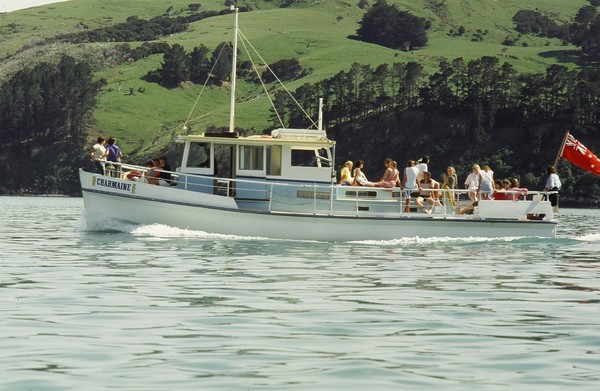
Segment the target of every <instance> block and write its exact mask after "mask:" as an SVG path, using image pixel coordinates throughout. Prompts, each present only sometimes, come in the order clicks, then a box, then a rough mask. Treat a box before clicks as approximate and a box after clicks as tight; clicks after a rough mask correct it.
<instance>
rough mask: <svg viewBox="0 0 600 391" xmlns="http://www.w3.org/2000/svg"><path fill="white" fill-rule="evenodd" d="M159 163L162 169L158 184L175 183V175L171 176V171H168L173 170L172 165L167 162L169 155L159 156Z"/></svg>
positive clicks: (168, 184) (169, 184) (167, 184)
mask: <svg viewBox="0 0 600 391" xmlns="http://www.w3.org/2000/svg"><path fill="white" fill-rule="evenodd" d="M158 165H159V168H160V171H159V173H158V184H159V185H161V186H171V184H172V183H173V181H172V179H173V177H172V176H171V173H170V172H168V171H171V166H170V165H169V163H168V162H167V157H166V156H161V157H159V158H158Z"/></svg>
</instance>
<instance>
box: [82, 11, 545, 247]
mask: <svg viewBox="0 0 600 391" xmlns="http://www.w3.org/2000/svg"><path fill="white" fill-rule="evenodd" d="M237 20H238V13H237V10H236V12H235V28H234V31H235V34H234V45H233V53H234V58H233V64H234V69H233V71H232V99H231V119H230V131H229V132H228V133H204V134H201V135H185V136H180V137H179V138H178V139H177V140H176V141H177V142H179V143H182V144H183V156H182V160H181V163H180V167H178V168H177V170H176V171H174V172H170V174H172V177H173V179H172V182H171V183H169V184H170V186H157V185H156V184H152V183H148V182H145V181H143V180H141V181H134V180H131V179H128V178H129V177H130V175H128V173H131V172H138V173H139V174H140V178H142V179H143V178H144V177H145V175H146V174H147V172H148V171H149V169H148V168H147V167H139V166H135V165H127V164H123V165H121V166H120V169H119V170H118V171H117V173H118V174H117V175H116V176H115V174H114V173H110V174H111V175H106V174H98V173H93V172H87V171H85V170H83V169H80V171H79V175H80V181H81V187H82V193H83V198H84V204H85V211H86V216H87V224H88V226H91V227H93V226H94V224H97V223H98V224H100V225H102V221H104V220H110V221H113V220H114V219H118V220H122V221H126V222H133V223H141V224H153V223H159V224H165V225H169V226H173V227H179V228H189V229H193V230H201V231H206V232H210V233H217V234H229V235H241V236H260V237H265V238H277V239H297V240H323V241H348V240H391V239H399V238H403V237H415V236H419V237H470V236H477V237H500V236H504V237H516V236H540V237H554V235H555V229H556V224H557V221H556V220H555V219H554V213H553V209H552V206H551V204H550V202H549V201H547V200H545V199H546V198H547V197H545V195H546V194H543V193H537V192H534V193H529V195H528V199H523V200H518V201H513V200H502V201H499V200H480V201H479V202H478V204H477V205H476V206H475V207H472V209H471V210H470V212H471V213H469V214H467V213H463V212H464V210H465V208H468V206H469V205H471V204H472V202H469V201H468V197H466V191H456V190H454V191H453V190H444V189H441V190H439V194H440V202H439V203H437V204H436V206H435V207H434V208H432V210H431V211H430V212H431V213H430V214H427V213H419V212H418V210H417V209H416V207H415V205H414V203H410V204H409V211H408V212H407V211H406V210H405V198H404V197H405V194H404V192H403V191H402V190H401V189H400V188H377V187H361V186H339V185H337V183H336V182H337V181H336V175H335V174H336V173H335V168H334V162H335V161H336V159H335V154H336V151H335V141H332V140H330V139H329V138H328V137H327V134H326V132H325V130H324V129H322V126H321V124H322V121H321V118H319V121H318V125H317V129H287V128H280V129H276V130H273V131H272V132H271V134H270V135H269V136H249V137H240V136H238V135H237V133H235V132H234V126H233V124H234V113H235V110H234V106H235V99H234V97H235V75H236V71H235V63H236V58H235V57H236V52H237V31H238V28H237ZM461 197H463V198H462V200H461ZM515 198H516V197H515Z"/></svg>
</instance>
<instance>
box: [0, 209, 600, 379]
mask: <svg viewBox="0 0 600 391" xmlns="http://www.w3.org/2000/svg"><path fill="white" fill-rule="evenodd" d="M0 201H1V202H2V210H1V211H0V217H1V219H0V221H1V222H0V227H1V228H2V235H1V236H0V248H1V250H2V251H1V253H0V391H9V390H10V391H12V390H109V389H112V390H283V389H285V390H345V391H347V390H365V389H369V390H399V389H406V390H413V389H415V390H426V389H432V390H433V389H436V390H465V389H472V390H563V389H576V390H597V389H598V387H599V386H600V294H599V289H600V230H599V229H598V226H597V224H598V222H599V221H600V211H598V210H573V209H570V210H569V209H563V210H562V211H561V216H560V217H561V220H562V224H561V225H560V229H559V232H558V238H556V239H531V238H529V239H526V238H514V239H503V240H489V239H482V238H468V239H464V240H456V239H444V238H440V239H418V238H415V239H408V240H398V241H395V242H362V243H356V242H355V243H319V242H292V241H274V240H263V239H256V238H241V237H223V236H216V235H208V234H205V233H202V232H194V231H185V230H179V229H174V228H169V227H165V226H119V227H115V228H116V230H115V231H110V232H108V231H107V232H92V231H87V230H86V228H85V224H84V220H83V217H82V213H83V202H82V200H81V199H68V198H21V197H16V198H8V197H0Z"/></svg>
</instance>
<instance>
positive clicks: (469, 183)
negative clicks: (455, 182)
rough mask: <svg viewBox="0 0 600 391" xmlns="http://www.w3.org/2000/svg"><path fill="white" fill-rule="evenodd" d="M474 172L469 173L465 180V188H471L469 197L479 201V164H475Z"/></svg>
mask: <svg viewBox="0 0 600 391" xmlns="http://www.w3.org/2000/svg"><path fill="white" fill-rule="evenodd" d="M472 170H473V172H471V173H470V174H469V176H468V177H467V179H466V180H465V189H467V190H469V198H470V199H471V201H477V200H478V197H477V190H478V189H479V171H481V168H479V164H473V167H472Z"/></svg>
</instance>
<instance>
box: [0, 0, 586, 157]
mask: <svg viewBox="0 0 600 391" xmlns="http://www.w3.org/2000/svg"><path fill="white" fill-rule="evenodd" d="M191 3H193V2H192V1H190V0H169V1H147V0H127V1H123V0H71V1H68V2H64V3H56V4H53V5H49V6H45V7H38V8H34V9H30V10H23V11H18V12H14V13H10V14H0V34H2V35H0V39H1V43H0V58H2V59H4V60H3V61H2V64H1V65H0V76H1V75H2V68H5V70H4V72H5V73H6V72H7V70H6V69H8V67H18V66H23V65H22V64H26V63H27V62H28V58H27V55H28V53H29V52H31V53H35V58H37V59H40V58H44V56H46V55H47V56H56V55H57V53H60V52H61V49H60V48H56V47H55V48H53V49H52V50H51V51H50V50H46V49H45V48H44V47H41V48H39V47H38V48H35V49H30V50H29V51H28V50H25V51H22V53H20V54H19V55H18V56H16V57H10V56H13V55H14V54H15V53H16V52H18V51H20V50H21V48H23V47H24V46H28V47H29V46H32V47H33V46H35V44H36V43H37V42H40V41H41V40H42V39H45V38H47V37H51V36H55V35H58V34H62V33H66V32H75V31H80V30H81V29H83V28H90V29H93V28H97V27H101V26H107V25H110V24H113V23H119V22H122V21H124V20H126V18H127V17H128V16H131V15H137V16H139V17H140V18H145V19H149V18H152V17H153V16H156V15H162V14H165V13H168V14H169V15H171V16H177V15H188V14H189V9H188V5H189V4H191ZM198 3H200V4H201V5H202V6H201V8H200V10H209V9H212V10H221V9H224V8H225V6H224V5H223V4H224V1H223V0H218V1H201V2H198ZM357 3H358V1H354V0H352V1H330V0H328V1H316V0H315V1H310V0H309V1H304V2H302V3H301V4H299V5H297V6H295V7H291V8H283V9H280V8H277V7H276V5H277V4H278V2H276V1H271V2H267V1H249V2H244V1H238V4H240V5H242V4H249V5H251V6H252V9H253V11H252V12H248V13H240V18H239V19H240V30H241V32H242V33H243V34H244V36H245V37H247V38H248V40H249V41H250V43H251V44H252V45H253V46H254V47H255V48H256V49H257V50H258V52H259V53H260V55H261V56H262V57H263V59H264V61H265V62H267V63H273V62H275V61H278V60H281V59H287V58H297V59H298V60H299V61H300V64H301V65H302V67H304V68H305V69H309V70H310V73H309V75H308V76H306V77H304V78H302V79H301V80H296V81H294V82H291V83H289V84H288V88H289V89H291V90H293V89H295V88H296V87H298V86H300V85H302V84H304V83H307V82H309V83H315V82H318V81H319V80H322V79H324V78H328V77H331V76H333V75H335V74H336V73H338V72H339V71H340V70H344V71H346V70H348V69H349V68H350V66H351V64H352V63H354V62H357V63H360V64H371V65H372V66H377V65H379V64H382V63H388V64H392V63H394V62H407V61H415V62H419V63H421V64H422V65H423V66H424V67H425V69H426V70H427V71H429V72H433V71H435V69H436V66H437V64H438V63H439V61H440V60H441V59H442V58H448V59H453V58H457V57H462V58H464V59H465V60H470V59H475V58H480V57H482V56H498V57H499V58H500V59H501V60H502V61H507V62H509V63H511V64H513V66H515V68H516V69H518V70H519V71H521V72H544V70H545V69H546V67H547V66H549V65H551V64H554V63H556V62H558V61H560V62H561V64H564V65H566V66H570V67H573V68H576V64H574V63H572V62H568V59H569V58H570V57H569V56H568V53H569V51H572V50H574V49H575V48H574V47H570V46H563V45H562V43H561V42H559V41H558V40H548V39H545V38H539V37H530V36H526V37H519V36H518V34H517V33H516V32H515V31H514V29H513V28H514V26H513V22H512V17H513V15H514V14H515V13H516V12H517V11H518V10H519V9H523V8H528V9H538V10H540V11H542V12H544V13H546V14H547V15H549V16H551V17H552V18H553V19H555V20H559V21H563V22H568V21H570V20H571V19H572V18H573V16H574V15H575V14H576V12H577V10H578V9H579V8H580V7H582V6H584V5H589V2H588V1H587V0H568V1H565V0H536V1H522V0H521V1H519V0H448V1H446V2H445V3H444V6H443V7H438V8H436V7H435V6H433V4H434V3H438V4H439V3H442V1H440V0H436V1H431V0H396V1H392V0H388V3H393V4H397V5H398V6H399V7H400V8H401V9H405V10H409V11H410V12H411V13H413V14H415V15H417V16H421V17H425V18H428V19H429V20H431V22H432V29H431V30H430V31H429V33H428V36H429V44H428V45H427V46H426V47H424V48H420V49H418V50H414V51H410V52H403V51H399V50H392V49H388V48H384V47H381V46H377V45H373V44H369V43H364V42H359V41H356V40H352V39H349V38H348V37H349V36H351V35H353V34H355V33H356V29H357V28H358V26H359V24H358V22H359V20H360V19H361V18H362V15H363V14H364V12H365V11H364V10H361V9H360V8H359V7H358V6H357ZM370 3H374V0H372V1H370ZM84 26H87V27H84ZM232 26H233V16H232V15H224V16H219V17H213V18H208V19H204V20H201V21H198V22H195V23H192V24H191V25H190V27H189V29H188V30H187V31H186V32H183V33H181V34H176V35H172V36H169V37H165V38H163V39H161V41H165V42H168V43H169V44H175V43H178V44H181V45H183V46H184V47H185V48H186V50H188V51H191V50H192V49H193V48H194V47H196V46H199V45H200V44H204V45H206V46H208V47H209V48H211V49H212V48H214V47H216V46H217V45H218V44H219V43H221V42H225V41H227V42H230V41H231V40H232V31H233V29H232ZM460 26H463V27H464V28H465V30H466V31H465V34H463V35H462V36H457V35H456V34H455V32H456V31H457V30H458V28H459V27H460ZM507 37H511V38H515V39H516V44H515V45H514V46H503V45H502V44H501V43H502V41H503V40H504V39H505V38H507ZM130 45H132V46H135V45H136V43H130ZM109 46H110V44H109V43H104V44H98V43H94V44H85V45H76V46H74V45H70V46H64V47H63V48H62V52H63V53H69V54H73V55H81V56H83V55H84V54H86V53H92V52H94V53H101V52H102V50H104V48H106V47H109ZM239 49H240V52H241V56H240V61H244V60H247V59H248V56H247V54H246V53H245V49H244V46H243V45H242V43H241V42H240V45H239ZM252 55H253V57H254V60H255V61H257V62H262V61H260V60H259V59H258V58H257V57H256V55H255V54H252ZM565 58H566V59H567V61H566V62H565ZM17 60H18V61H17ZM161 62H162V56H160V55H156V56H152V57H149V58H146V59H143V60H140V61H136V62H134V63H130V64H122V65H118V66H115V67H110V68H105V69H102V70H99V71H98V72H97V75H96V77H97V78H101V77H102V78H105V79H106V80H107V81H108V85H107V86H106V87H105V88H104V90H103V92H102V93H101V95H100V96H99V105H98V108H97V110H96V112H95V113H94V124H93V129H92V132H91V136H92V137H95V136H97V135H98V134H102V135H105V136H110V135H115V136H116V137H118V138H119V139H120V140H121V145H122V146H123V149H124V150H125V152H130V151H133V150H142V149H152V148H161V147H162V146H164V145H166V143H168V142H170V141H171V140H172V139H173V137H175V135H176V134H178V133H180V132H182V126H183V123H184V121H185V120H186V118H188V117H189V118H190V122H189V123H188V127H191V129H193V131H194V132H202V131H204V129H205V128H206V127H207V126H209V125H215V126H227V125H228V121H229V112H228V104H229V90H228V88H227V87H226V86H225V87H221V88H217V87H209V88H206V89H204V90H203V93H202V96H201V97H200V99H199V100H198V104H197V106H196V107H195V109H194V110H193V111H192V107H193V106H194V103H195V102H196V99H197V97H198V94H199V92H200V91H201V90H202V87H201V86H196V85H192V84H185V85H183V86H181V87H179V88H175V89H165V88H163V87H161V86H159V85H157V84H153V83H147V82H145V81H144V80H142V77H143V76H144V75H146V73H147V72H149V71H152V70H156V69H158V68H159V67H160V65H161ZM238 83H239V84H238V101H239V104H238V105H237V119H236V125H237V126H239V127H242V128H254V129H256V130H257V131H260V130H261V129H263V128H265V127H268V126H270V125H272V124H271V122H270V120H269V112H268V110H269V102H268V99H266V97H265V96H264V94H263V93H262V92H261V87H260V86H259V85H249V84H247V83H246V82H244V81H243V80H240V81H238ZM130 88H132V89H133V91H134V95H129V90H130ZM142 91H143V92H142ZM317 103H318V102H315V103H314V104H315V106H316V105H317Z"/></svg>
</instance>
